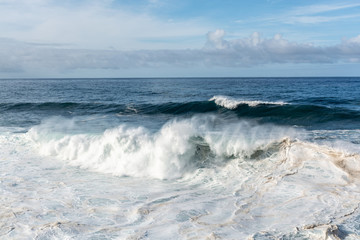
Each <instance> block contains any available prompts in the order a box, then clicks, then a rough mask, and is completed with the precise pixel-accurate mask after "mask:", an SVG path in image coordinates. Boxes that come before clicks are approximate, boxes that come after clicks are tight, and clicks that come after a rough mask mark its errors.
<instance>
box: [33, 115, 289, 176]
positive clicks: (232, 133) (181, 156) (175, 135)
mask: <svg viewBox="0 0 360 240" xmlns="http://www.w3.org/2000/svg"><path fill="white" fill-rule="evenodd" d="M218 121H219V119H217V118H216V117H214V116H203V117H193V118H191V119H183V120H173V121H169V122H168V123H166V124H164V125H163V126H162V127H161V129H159V130H158V131H157V132H151V131H150V130H148V129H146V128H144V127H133V126H129V125H126V124H122V125H120V126H118V127H116V128H112V129H107V130H106V131H104V132H103V133H102V134H85V133H83V134H69V132H70V131H69V129H68V128H69V127H70V128H76V127H77V126H76V124H75V123H74V121H72V120H64V119H62V120H60V121H54V119H52V120H50V121H45V122H43V123H42V124H41V125H38V126H36V127H33V128H32V129H30V131H29V132H28V136H30V138H31V139H32V140H33V141H34V142H35V143H36V144H37V147H38V148H39V151H40V153H42V154H43V155H47V156H55V157H56V158H58V159H62V160H65V161H67V162H68V163H69V164H71V165H74V166H80V167H82V168H86V169H91V170H96V171H100V172H104V173H111V174H114V175H120V176H134V177H152V178H159V179H168V178H179V177H182V176H183V175H184V174H185V173H188V172H193V171H194V170H196V169H197V168H198V167H204V166H205V165H209V164H210V165H211V164H221V163H222V162H223V161H224V159H229V158H249V157H251V155H252V154H253V153H254V151H257V150H258V149H259V148H262V147H264V146H266V145H268V144H271V143H272V142H276V141H279V140H281V139H282V138H284V136H285V137H286V136H291V135H294V133H295V131H294V130H293V129H290V128H285V127H276V126H272V125H257V124H255V123H251V122H248V121H241V122H236V123H228V124H219V122H218ZM54 124H55V126H54ZM61 126H63V127H61ZM74 132H76V131H74Z"/></svg>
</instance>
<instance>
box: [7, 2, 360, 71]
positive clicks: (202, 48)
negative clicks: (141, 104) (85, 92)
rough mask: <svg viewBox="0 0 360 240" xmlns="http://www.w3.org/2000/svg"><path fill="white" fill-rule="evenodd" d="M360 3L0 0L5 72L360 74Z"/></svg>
mask: <svg viewBox="0 0 360 240" xmlns="http://www.w3.org/2000/svg"><path fill="white" fill-rule="evenodd" d="M359 26H360V0H359V1H338V0H336V1H335V0H333V1H309V0H262V1H260V0H253V1H230V0H222V1H220V0H207V1H205V0H192V1H190V0H182V1H174V0H138V1H134V0H132V1H131V0H98V1H95V0H80V1H70V0H64V1H54V0H17V1H16V0H0V30H1V31H0V77H1V78H19V77H20V78H22V77H30V78H33V77H192V76H195V77H200V76H203V77H221V76H233V77H247V76H251V77H256V76H261V77H266V76H360V27H359Z"/></svg>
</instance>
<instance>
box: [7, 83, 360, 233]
mask: <svg viewBox="0 0 360 240" xmlns="http://www.w3.org/2000/svg"><path fill="white" fill-rule="evenodd" d="M359 96H360V78H186V79H175V78H170V79H167V78H161V79H8V80H6V79H3V80H0V193H1V194H0V206H1V207H0V238H1V239H359V238H360V209H359V203H360V155H359V154H360V97H359Z"/></svg>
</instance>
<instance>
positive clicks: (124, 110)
mask: <svg viewBox="0 0 360 240" xmlns="http://www.w3.org/2000/svg"><path fill="white" fill-rule="evenodd" d="M0 111H1V113H2V114H3V115H2V117H4V118H5V117H6V114H7V113H13V112H31V114H33V115H36V114H38V115H41V116H42V117H44V116H45V117H46V116H49V117H51V116H65V117H74V116H82V115H93V114H97V115H108V114H110V115H111V114H114V115H119V116H121V115H157V114H166V115H170V116H174V117H183V116H186V117H188V116H194V115H196V114H214V115H223V116H225V117H228V116H230V115H231V116H232V117H237V118H240V119H242V118H246V119H255V120H258V121H261V122H268V123H276V124H285V125H298V126H313V125H314V124H322V123H329V122H340V121H342V124H347V126H348V127H350V128H358V126H359V124H360V113H359V112H358V111H355V110H352V109H348V108H345V107H341V106H339V107H327V106H323V105H316V104H288V103H285V102H271V101H270V102H268V101H242V100H237V99H233V98H230V97H226V96H214V97H212V98H211V99H209V100H208V101H193V102H167V103H159V104H122V103H76V102H64V103H57V102H45V103H0ZM344 120H345V121H344ZM352 126H353V127H352ZM330 127H331V126H330Z"/></svg>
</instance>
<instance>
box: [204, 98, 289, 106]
mask: <svg viewBox="0 0 360 240" xmlns="http://www.w3.org/2000/svg"><path fill="white" fill-rule="evenodd" d="M209 101H214V102H215V103H216V104H217V105H219V106H222V107H225V108H227V109H235V108H237V107H238V106H239V105H243V104H245V105H248V106H250V107H256V106H257V105H261V104H266V105H285V104H287V103H285V102H281V101H279V102H268V101H256V100H255V101H254V100H253V101H250V100H248V101H246V100H239V99H235V98H232V97H228V96H222V95H217V96H213V97H212V98H210V99H209Z"/></svg>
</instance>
